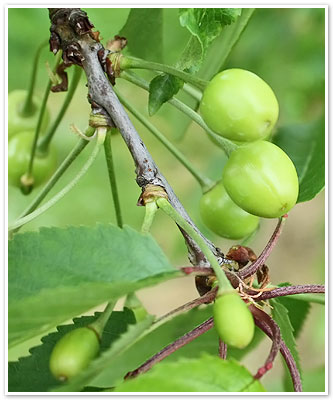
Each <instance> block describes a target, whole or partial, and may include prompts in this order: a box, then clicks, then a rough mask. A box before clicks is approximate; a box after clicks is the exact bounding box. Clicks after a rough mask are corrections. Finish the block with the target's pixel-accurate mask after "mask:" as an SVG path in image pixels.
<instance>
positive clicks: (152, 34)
mask: <svg viewBox="0 0 333 400" xmlns="http://www.w3.org/2000/svg"><path fill="white" fill-rule="evenodd" d="M119 35H120V36H125V37H126V39H127V41H128V43H127V48H128V50H129V52H130V53H131V54H132V55H133V56H136V57H140V58H143V59H145V60H150V61H157V62H162V61H163V8H132V9H131V11H130V13H129V15H128V18H127V21H126V24H125V26H124V27H123V28H122V29H121V31H120V33H119Z"/></svg>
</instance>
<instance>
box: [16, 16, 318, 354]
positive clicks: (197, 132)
mask: <svg viewBox="0 0 333 400" xmlns="http://www.w3.org/2000/svg"><path fill="white" fill-rule="evenodd" d="M85 10H86V11H87V13H88V15H89V18H90V20H91V21H92V22H93V24H94V26H95V29H96V30H99V31H100V32H101V36H102V41H103V42H104V43H105V42H106V40H107V39H109V38H111V37H113V36H114V35H116V34H117V33H119V31H120V30H121V28H122V27H123V25H124V24H125V22H126V19H127V16H128V13H129V9H119V8H108V9H105V8H87V9H85ZM163 13H164V21H163V32H164V37H163V53H164V61H165V63H168V64H173V63H175V62H176V61H177V59H178V57H179V56H180V54H181V53H182V50H183V48H184V46H185V44H186V43H187V41H188V39H189V32H188V31H187V29H186V28H182V27H181V26H180V24H179V20H178V9H176V8H167V9H165V10H164V11H163ZM142 29H144V23H143V28H142ZM222 34H223V32H222ZM48 37H49V19H48V12H47V10H46V9H44V8H9V9H8V56H9V59H8V88H9V91H11V90H14V89H18V88H20V89H22V88H27V87H28V82H29V77H30V72H31V67H32V62H33V56H34V52H35V50H36V49H37V47H38V46H39V44H40V43H41V42H42V41H44V40H48ZM161 45H162V44H161ZM207 57H218V55H217V54H211V53H210V52H209V51H208V54H207ZM45 61H48V62H49V63H50V64H51V65H53V61H54V57H53V55H52V54H50V52H48V50H47V48H45V50H44V52H43V54H42V60H41V62H40V69H39V71H38V76H37V88H36V92H37V94H39V95H40V96H41V95H42V93H43V91H44V88H45V85H46V82H47V79H48V76H47V72H46V68H45V67H44V65H45ZM235 67H237V68H244V69H248V70H250V71H253V72H255V73H256V74H258V75H259V76H261V77H262V78H263V79H264V80H265V81H266V82H268V83H269V85H270V86H271V87H272V88H273V90H274V91H275V93H276V95H277V98H278V100H279V104H280V118H279V121H278V126H277V129H278V127H279V126H286V125H289V124H291V123H295V122H305V123H306V122H310V121H313V120H314V119H316V118H317V117H319V116H320V115H321V113H322V111H323V109H324V101H325V98H324V94H325V9H324V8H261V9H256V11H255V12H254V14H253V16H252V18H251V19H250V22H249V24H248V26H247V27H246V29H245V31H244V33H243V35H242V36H241V38H240V40H239V42H238V43H237V44H236V46H235V47H234V49H233V51H232V53H231V54H230V56H229V57H228V59H227V62H226V64H225V68H235ZM202 72H203V71H200V73H202ZM71 73H72V72H71V71H70V70H69V77H70V76H71ZM140 73H142V74H143V76H145V77H146V78H147V79H151V78H152V77H153V76H154V74H152V73H150V72H149V73H148V72H147V73H144V72H140ZM117 88H118V90H119V91H121V93H122V94H123V95H125V96H127V98H128V99H129V100H130V101H131V102H132V103H133V105H135V107H136V108H138V109H139V110H141V111H142V112H144V113H145V114H146V115H147V99H148V96H147V93H146V92H144V91H142V90H141V89H138V88H136V87H133V86H131V85H130V84H129V83H127V82H124V81H121V80H117ZM86 96H87V88H86V87H85V78H84V77H82V79H81V84H80V86H79V88H78V90H77V92H76V94H75V97H74V101H73V102H72V104H71V105H70V107H69V109H68V111H67V113H66V115H65V117H64V119H63V121H62V123H61V124H60V126H59V128H58V131H57V133H56V135H55V139H54V142H55V145H56V147H57V149H58V160H59V162H60V161H61V160H63V159H64V157H65V156H66V155H67V154H68V152H69V151H70V149H71V148H72V147H73V146H74V144H75V143H76V141H77V137H76V136H75V135H74V134H73V133H71V131H70V129H69V125H70V124H71V123H75V124H76V125H77V126H78V127H80V128H81V129H82V130H83V129H85V127H86V126H87V123H88V117H89V112H90V107H89V104H88V102H87V99H86ZM64 97H65V94H64V93H57V94H54V93H52V94H51V95H50V98H49V104H48V106H49V108H50V110H51V115H52V117H53V118H55V116H56V115H57V112H58V110H59V108H60V107H61V104H62V101H63V99H64ZM178 97H179V98H181V99H182V100H184V101H185V102H187V103H188V104H190V105H193V104H194V102H193V99H191V98H190V97H189V96H188V95H186V94H184V93H180V94H179V95H178ZM130 117H131V120H132V121H133V123H134V125H135V126H136V128H137V129H138V131H139V133H140V135H141V136H142V138H143V140H144V142H145V143H146V145H147V147H148V149H149V150H150V152H151V154H152V156H153V158H154V159H155V160H156V161H157V164H158V166H159V167H160V168H161V170H162V172H163V173H164V175H165V176H166V177H167V179H168V180H169V182H170V184H171V185H172V186H173V188H174V190H175V192H176V193H177V195H178V196H179V198H180V200H181V201H182V202H183V204H184V206H185V208H186V209H187V210H188V211H189V214H190V215H191V217H192V218H193V219H194V221H195V222H196V223H197V225H198V226H199V228H200V229H201V230H202V232H203V233H204V234H205V235H207V236H208V237H209V238H210V239H212V240H213V241H214V242H215V243H216V244H217V245H218V246H219V247H221V249H222V250H223V251H227V249H228V248H229V247H230V245H231V244H233V243H232V242H230V241H228V240H224V239H221V238H218V237H217V236H215V235H214V234H212V233H211V232H210V231H209V230H208V229H207V228H206V227H205V226H204V225H203V223H202V221H201V220H200V216H199V208H198V204H199V200H200V197H201V190H200V188H199V187H198V185H197V183H196V182H195V181H194V179H193V178H192V177H191V176H190V174H189V173H188V172H187V171H186V170H184V168H183V167H182V166H181V165H180V164H179V163H178V161H176V160H175V159H174V158H172V156H171V155H170V154H169V153H168V152H167V151H166V150H165V149H164V148H163V147H162V145H161V144H160V143H158V142H157V141H156V140H155V139H154V138H153V137H152V136H151V135H150V134H149V132H147V131H146V129H145V128H143V126H142V125H141V124H140V123H138V122H137V121H136V120H135V119H134V118H133V117H132V116H130ZM151 121H152V122H153V123H154V124H156V126H158V127H159V128H160V129H161V131H162V132H164V133H165V134H166V136H168V138H169V139H171V140H173V141H174V142H175V144H176V145H177V146H178V148H179V149H180V150H181V151H183V152H184V153H185V154H186V155H187V157H188V158H189V159H190V160H191V161H192V162H193V164H195V165H196V166H197V167H198V168H200V169H201V170H202V171H203V172H204V173H207V175H209V176H210V177H211V178H212V179H220V177H221V171H222V167H223V165H224V163H225V161H226V159H225V157H224V155H223V154H222V152H221V151H220V150H219V149H218V148H217V147H216V146H215V145H214V144H213V143H212V142H211V141H210V140H209V139H208V137H207V136H206V135H205V133H204V132H203V131H202V130H201V129H200V128H199V127H198V126H196V125H195V124H193V123H192V124H190V125H189V127H188V129H187V132H186V135H185V136H184V138H183V139H182V140H181V141H180V137H181V136H182V134H183V130H184V129H185V128H186V127H187V126H188V124H189V122H190V121H189V120H188V119H187V117H185V116H183V115H182V114H180V113H179V112H178V111H177V110H174V109H173V108H172V107H171V106H170V105H169V104H165V105H163V106H162V108H161V109H160V110H159V111H158V113H157V114H156V115H154V117H152V118H151ZM112 144H113V153H114V162H115V164H116V175H117V179H118V186H119V193H120V200H121V202H122V209H123V216H124V221H125V223H126V224H129V225H131V226H133V227H134V228H140V225H141V222H142V218H143V213H144V210H143V208H142V207H136V201H137V199H138V197H139V195H140V189H139V188H138V186H137V184H136V182H135V173H134V169H135V166H134V163H133V160H132V159H131V157H130V154H129V152H128V150H127V148H126V146H125V145H124V143H123V141H122V138H121V136H120V135H119V134H118V135H114V136H113V137H112ZM90 152H91V148H90V146H87V148H86V149H85V151H84V153H83V154H82V156H81V157H80V158H79V159H78V160H77V161H76V162H75V163H74V164H73V165H72V167H71V168H70V170H68V171H67V172H66V174H65V176H64V178H63V179H62V180H61V181H60V182H59V183H58V184H57V185H56V186H55V187H54V188H53V190H52V191H51V193H50V195H49V196H51V195H52V194H55V193H56V192H58V191H59V190H60V189H61V188H62V187H63V186H64V185H65V184H66V183H67V182H69V181H70V180H71V178H72V177H73V176H74V175H75V173H76V171H78V169H79V168H80V166H81V165H82V163H83V162H84V160H85V159H86V158H87V155H88V153H90ZM37 193H38V190H37V189H36V190H35V191H33V192H32V194H30V195H29V196H23V195H22V194H21V192H20V191H19V190H18V189H17V188H14V187H11V186H10V187H9V191H8V203H9V210H8V211H9V220H10V221H13V220H14V219H15V218H16V217H17V216H18V215H19V214H20V213H21V212H22V210H23V209H24V208H25V207H26V206H27V205H28V204H29V203H30V202H31V201H32V198H34V197H35V196H36V194H37ZM323 200H324V198H323V196H321V197H320V196H319V199H316V200H315V201H314V204H316V205H315V206H314V207H316V208H313V209H311V210H313V215H312V218H316V222H314V223H313V224H312V225H306V221H307V220H308V219H311V213H312V212H311V213H309V211H308V210H309V208H304V210H305V213H306V214H305V215H304V216H302V217H299V218H298V219H297V221H301V223H303V222H304V223H305V225H306V226H310V227H311V232H309V233H308V236H305V235H306V230H305V228H304V229H302V232H300V229H299V228H300V226H296V227H295V228H294V230H291V231H290V232H291V234H290V236H289V239H288V240H287V241H286V243H285V244H284V246H285V247H283V243H282V245H281V247H280V251H281V254H282V257H283V251H285V252H286V254H287V256H285V258H286V257H288V254H295V253H296V254H297V257H298V258H297V259H296V258H295V257H296V256H295V257H294V258H292V257H290V258H291V261H290V262H291V263H293V262H295V260H296V261H299V260H301V262H302V264H301V265H297V266H298V267H299V268H301V273H298V272H297V270H296V271H295V268H294V267H295V265H294V264H291V265H288V263H284V262H280V263H279V264H281V265H280V267H281V268H284V269H281V270H278V271H277V272H276V274H277V275H279V276H280V275H281V271H288V268H289V271H291V272H290V273H291V275H292V279H295V280H297V279H299V281H300V282H304V283H308V282H309V283H310V282H311V280H315V281H317V282H318V283H319V282H321V281H322V280H323V276H322V268H321V267H322V265H323V264H322V262H321V255H322V253H323V244H324V240H323V229H324V207H323ZM298 207H307V206H306V204H305V205H298V206H296V208H298ZM296 212H297V210H296V211H295V220H296ZM290 215H291V217H290V225H291V226H292V225H293V222H292V221H293V211H292V212H291V213H290ZM305 219H306V220H305ZM295 220H294V221H295ZM109 221H111V222H115V215H114V210H113V205H112V198H111V191H110V187H109V182H108V177H107V171H106V166H105V160H104V155H103V154H102V152H101V154H100V155H99V158H98V160H97V162H96V163H95V164H94V165H93V167H92V168H91V169H90V170H89V172H88V174H87V175H86V176H85V177H84V178H83V179H82V181H80V183H79V184H78V185H77V187H75V188H74V189H73V190H72V191H71V192H70V193H69V194H68V195H67V196H66V197H65V198H64V199H62V200H61V201H60V202H59V203H58V204H56V205H55V206H54V207H52V209H50V210H49V211H48V212H47V213H45V214H43V215H41V216H40V217H38V218H37V219H36V220H34V221H32V222H31V223H29V224H27V225H26V226H24V227H23V229H22V231H24V230H35V229H38V227H40V226H51V225H55V226H67V225H79V224H85V225H94V224H95V223H96V222H109ZM273 225H274V223H273V222H272V221H263V223H262V229H261V231H260V233H259V235H258V238H256V239H255V242H254V243H255V245H257V247H258V246H262V244H263V243H265V242H266V239H267V235H268V234H270V233H271V231H272V227H273ZM161 226H163V229H161ZM166 232H167V233H166ZM152 234H153V235H154V236H155V237H156V239H157V241H158V242H159V243H160V244H161V246H162V248H163V249H164V251H165V252H166V254H167V255H168V257H169V258H170V260H171V261H172V262H174V263H177V264H178V265H180V264H183V265H184V264H186V263H187V256H186V247H185V244H184V242H183V240H182V239H181V236H180V234H179V231H178V229H177V228H176V226H175V225H174V224H173V223H172V222H170V221H168V220H167V217H165V216H164V215H162V214H158V215H157V217H156V221H155V223H154V225H153V227H152ZM286 237H288V236H287V228H286ZM304 238H305V239H304ZM297 239H299V242H297ZM281 241H282V239H281ZM287 242H288V243H287ZM304 243H305V245H306V246H305V245H304ZM288 246H289V247H288ZM297 246H299V247H297ZM301 246H304V247H305V251H304V258H300V257H301V255H300V254H301V253H302V249H303V247H301ZM295 248H297V249H298V252H297V251H295ZM281 249H282V250H281ZM288 251H289V252H290V253H288ZM306 251H308V253H307V252H306ZM291 252H292V253H291ZM309 252H311V256H309V255H308V254H309ZM302 254H303V253H302ZM278 257H279V256H278ZM278 257H277V258H278ZM282 259H283V258H282ZM283 260H285V259H283ZM318 260H319V261H318ZM319 267H320V268H319ZM307 274H308V275H307ZM273 276H274V272H273ZM283 279H284V280H289V279H288V277H287V276H284V278H283ZM292 279H290V280H292ZM295 283H298V282H295ZM319 314H320V319H317V320H315V321H316V322H315V323H318V324H319V323H320V325H321V326H322V314H321V313H319ZM307 328H309V329H311V335H313V334H314V331H315V330H316V326H314V325H313V324H312V325H311V326H309V325H307V327H305V329H307ZM317 331H318V329H317ZM321 332H322V330H321ZM316 337H317V338H318V341H319V335H317V336H316ZM320 342H321V343H323V338H322V337H320ZM315 345H316V343H314V344H313V345H312V347H311V346H310V347H311V349H312V350H313V349H314V346H315ZM321 348H322V347H321ZM308 358H309V359H310V356H308Z"/></svg>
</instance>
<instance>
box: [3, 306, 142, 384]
mask: <svg viewBox="0 0 333 400" xmlns="http://www.w3.org/2000/svg"><path fill="white" fill-rule="evenodd" d="M100 314H101V313H95V315H94V316H88V317H81V318H75V319H74V320H73V322H74V323H73V324H71V325H62V326H59V327H57V332H53V333H50V334H49V335H47V336H45V337H43V338H42V339H41V341H42V344H41V345H40V346H37V347H33V348H32V349H30V353H31V355H30V356H28V357H23V358H20V359H19V360H18V361H16V362H10V363H8V391H9V392H46V391H48V390H49V389H50V388H51V387H55V386H56V385H60V382H58V381H57V380H56V379H55V378H54V377H53V376H52V375H51V372H50V370H49V359H50V355H51V352H52V349H53V347H54V345H55V344H56V343H57V342H58V340H60V339H61V338H62V336H63V335H65V334H66V333H68V332H70V331H71V330H73V329H76V328H79V327H82V326H87V325H89V324H91V323H92V322H94V321H95V320H96V318H98V316H99V315H100ZM132 323H135V318H134V315H133V313H132V312H131V311H130V310H128V309H125V310H124V311H121V312H120V311H114V312H113V313H112V314H111V317H110V318H109V320H108V322H107V324H106V326H105V328H104V331H103V335H102V339H101V351H105V350H106V349H108V348H109V347H110V345H111V344H112V343H113V342H114V341H115V340H117V339H118V338H119V336H120V335H121V334H122V333H124V332H125V331H126V329H127V326H128V324H132Z"/></svg>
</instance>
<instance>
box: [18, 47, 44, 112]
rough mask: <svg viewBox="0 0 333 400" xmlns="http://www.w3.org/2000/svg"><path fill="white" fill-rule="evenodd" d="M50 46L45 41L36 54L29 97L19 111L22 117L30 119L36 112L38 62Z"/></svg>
mask: <svg viewBox="0 0 333 400" xmlns="http://www.w3.org/2000/svg"><path fill="white" fill-rule="evenodd" d="M47 44H48V41H44V42H43V43H41V44H40V45H39V46H38V48H37V51H36V53H35V58H34V63H33V66H32V72H31V78H30V85H29V89H28V94H27V97H26V99H25V101H24V104H23V107H22V108H21V110H20V111H19V112H20V114H21V115H22V117H29V116H30V115H32V114H33V113H34V112H35V104H34V102H33V95H34V90H35V85H36V76H37V71H38V62H39V57H40V54H41V52H42V50H43V48H44V47H45V46H46V45H47Z"/></svg>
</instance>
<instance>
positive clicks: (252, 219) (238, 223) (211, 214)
mask: <svg viewBox="0 0 333 400" xmlns="http://www.w3.org/2000/svg"><path fill="white" fill-rule="evenodd" d="M200 214H201V217H202V220H203V222H204V223H205V225H206V226H207V227H208V228H209V229H211V230H212V231H213V232H214V233H216V234H217V235H219V236H221V237H224V238H227V239H241V238H243V237H245V236H248V235H250V234H251V233H252V232H253V231H254V230H255V229H256V228H257V227H258V224H259V218H258V217H257V216H255V215H251V214H249V213H247V212H246V211H244V210H243V209H242V208H240V207H238V205H237V204H235V203H234V202H233V201H232V200H231V198H230V196H229V195H228V193H227V191H226V190H225V187H224V186H223V182H222V181H220V182H219V183H218V184H217V185H216V186H214V187H213V189H211V190H210V191H209V192H207V193H205V194H204V195H203V196H202V198H201V200H200Z"/></svg>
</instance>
